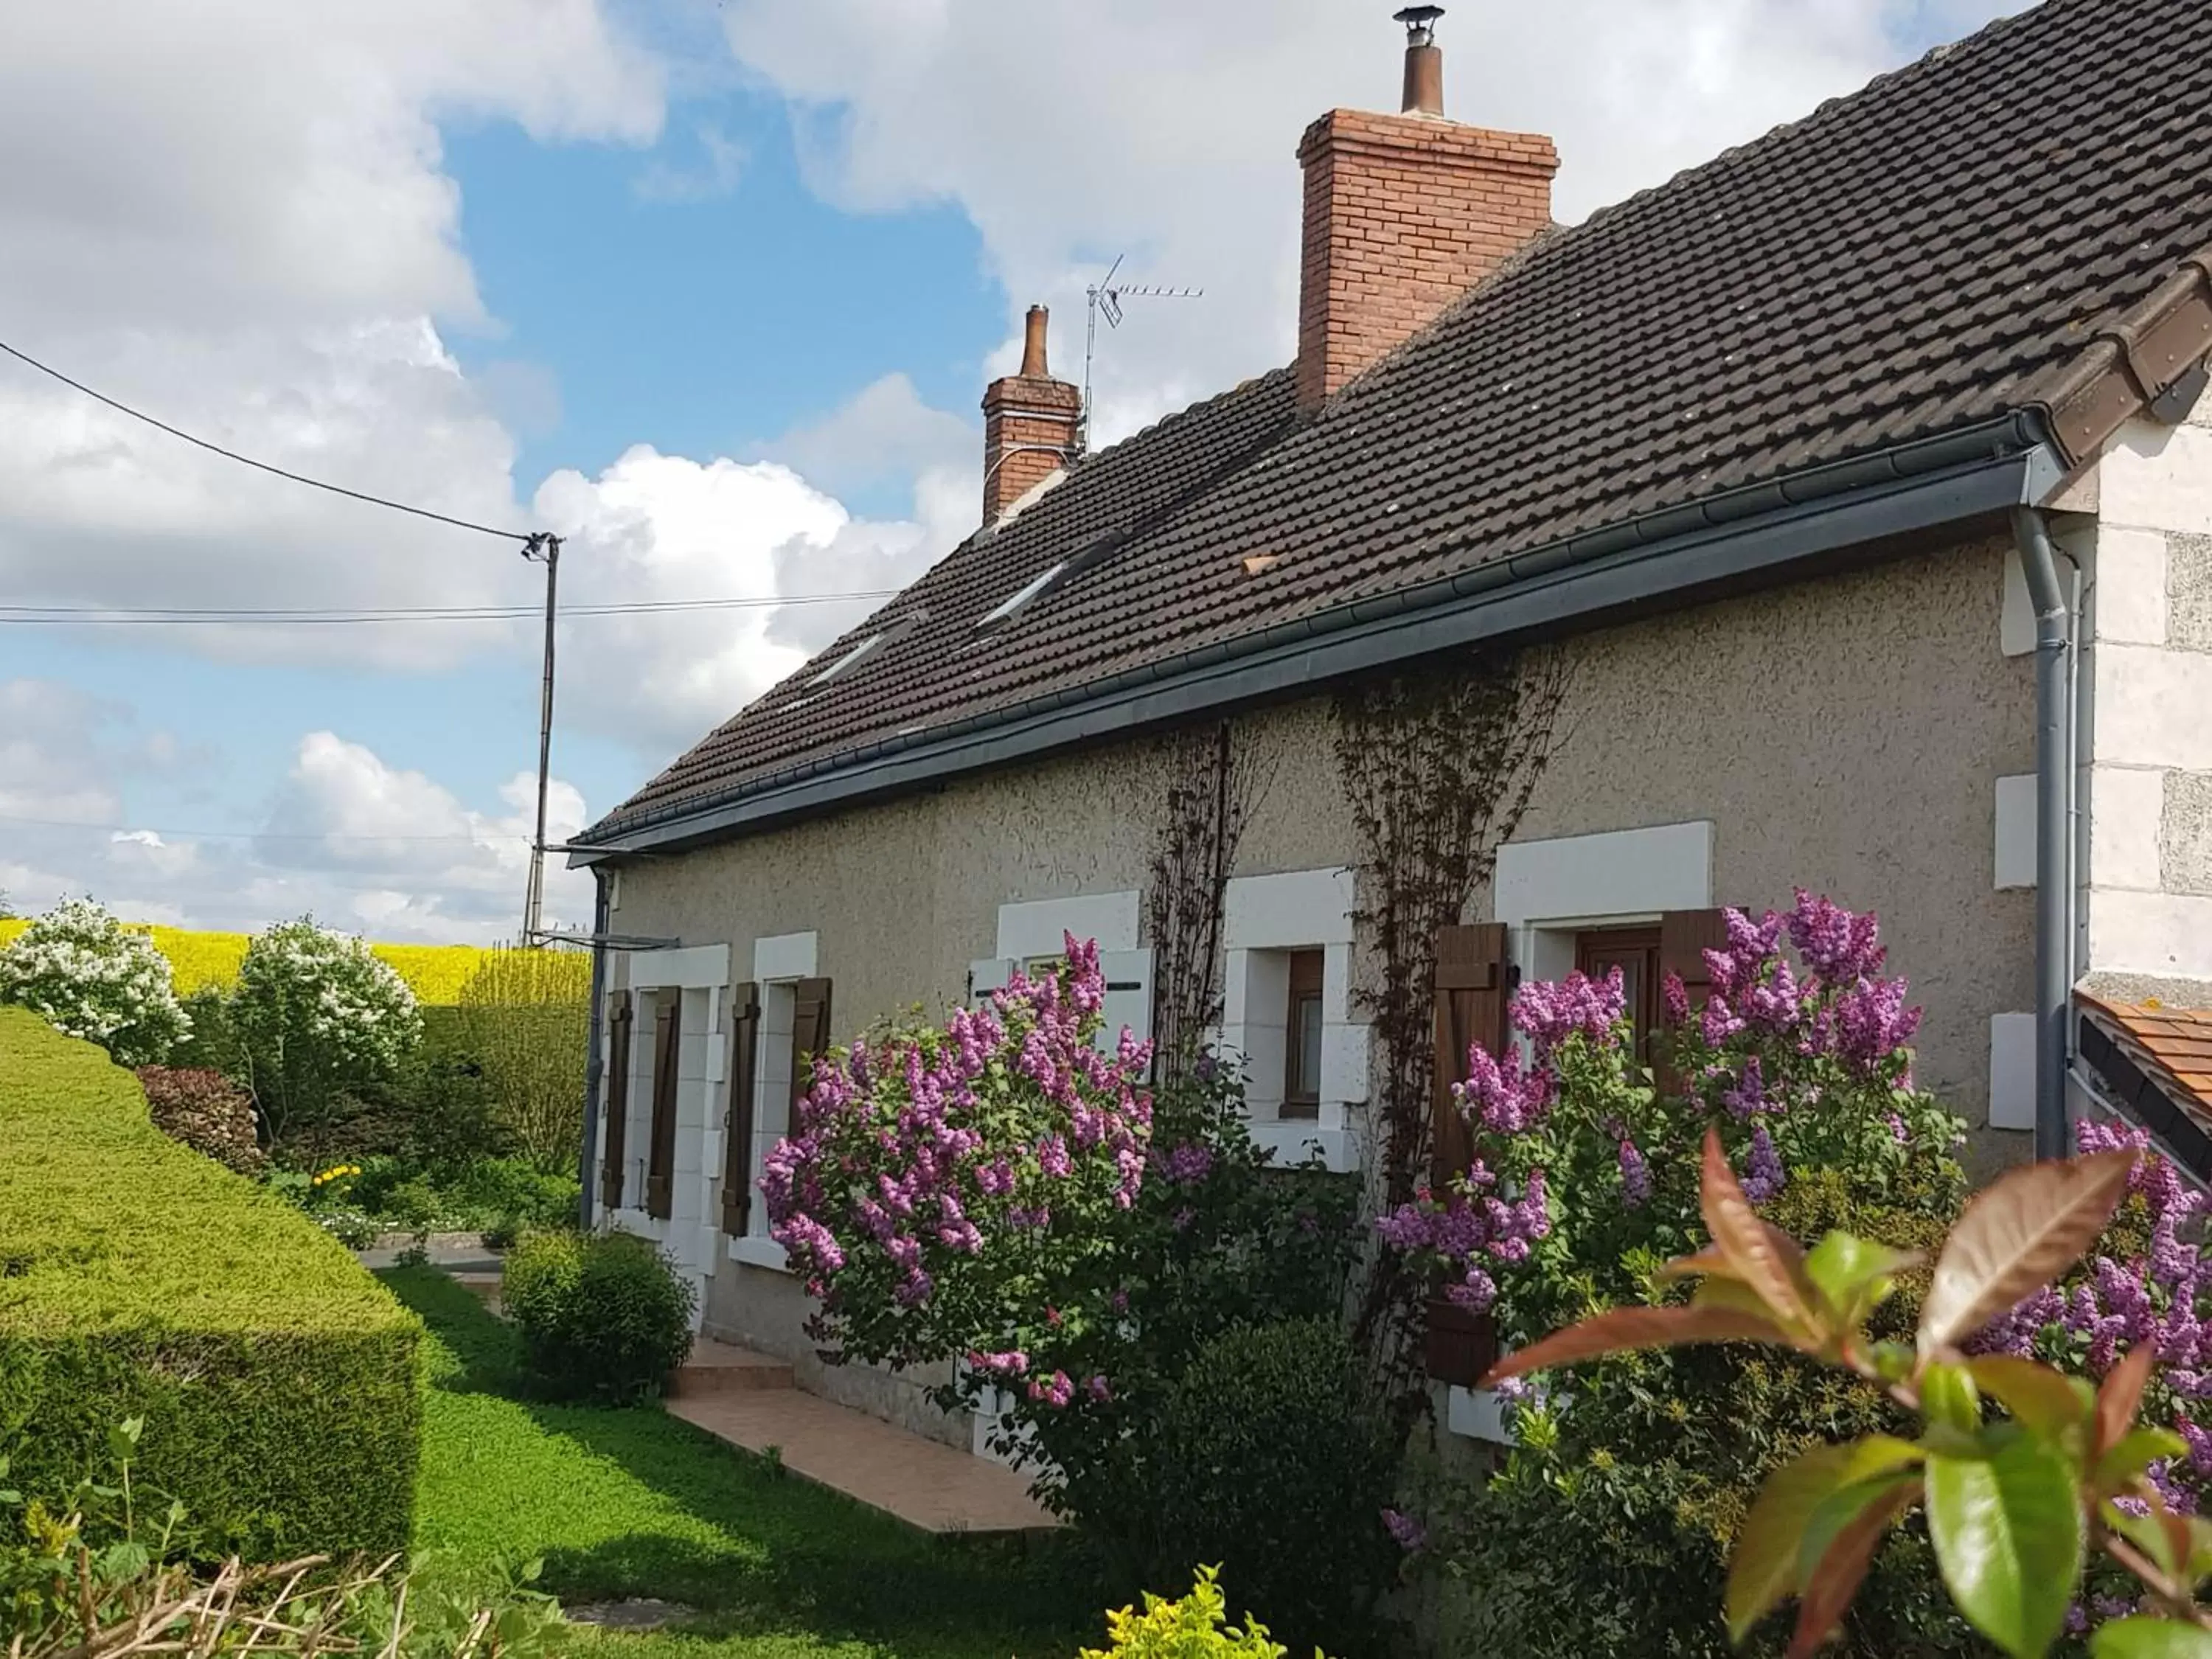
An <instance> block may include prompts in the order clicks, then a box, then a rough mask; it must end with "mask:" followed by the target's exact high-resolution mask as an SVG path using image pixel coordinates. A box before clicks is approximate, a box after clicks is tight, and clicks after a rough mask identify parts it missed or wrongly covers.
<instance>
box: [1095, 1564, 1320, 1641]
mask: <svg viewBox="0 0 2212 1659" xmlns="http://www.w3.org/2000/svg"><path fill="white" fill-rule="evenodd" d="M1217 1576H1218V1569H1216V1568H1213V1567H1200V1569H1199V1570H1198V1577H1197V1581H1196V1582H1195V1583H1193V1584H1192V1585H1191V1587H1190V1594H1189V1595H1186V1596H1184V1597H1183V1598H1182V1600H1181V1601H1167V1600H1165V1599H1164V1598H1163V1597H1160V1596H1158V1595H1150V1594H1147V1595H1146V1597H1145V1610H1144V1611H1143V1612H1142V1613H1139V1612H1138V1611H1137V1610H1136V1609H1135V1608H1134V1607H1123V1608H1121V1610H1120V1611H1119V1612H1116V1613H1108V1614H1107V1615H1106V1636H1107V1644H1106V1646H1105V1647H1104V1648H1103V1649H1099V1648H1085V1649H1084V1650H1083V1654H1082V1659H1284V1656H1285V1654H1286V1653H1287V1652H1288V1651H1289V1650H1288V1649H1286V1648H1285V1647H1284V1646H1283V1645H1282V1644H1280V1643H1279V1642H1274V1641H1271V1640H1269V1639H1268V1635H1267V1626H1265V1625H1263V1624H1261V1622H1260V1621H1259V1620H1256V1619H1255V1618H1253V1617H1252V1616H1251V1615H1250V1614H1249V1613H1247V1614H1246V1615H1245V1617H1244V1627H1243V1629H1242V1630H1239V1629H1238V1628H1237V1626H1234V1625H1232V1624H1230V1623H1229V1622H1228V1607H1227V1604H1226V1602H1225V1600H1224V1598H1223V1596H1222V1594H1221V1586H1220V1585H1219V1584H1218V1583H1216V1582H1215V1580H1216V1577H1217ZM1314 1659H1322V1655H1321V1654H1320V1652H1319V1650H1316V1652H1315V1655H1314Z"/></svg>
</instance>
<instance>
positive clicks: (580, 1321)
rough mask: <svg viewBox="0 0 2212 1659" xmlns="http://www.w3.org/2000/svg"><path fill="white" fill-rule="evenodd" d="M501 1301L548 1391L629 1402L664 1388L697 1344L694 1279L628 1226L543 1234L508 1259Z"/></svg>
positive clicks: (528, 1242)
mask: <svg viewBox="0 0 2212 1659" xmlns="http://www.w3.org/2000/svg"><path fill="white" fill-rule="evenodd" d="M500 1301H501V1306H503V1307H504V1308H505V1309H506V1310H507V1316H508V1317H509V1318H511V1319H512V1320H513V1322H514V1323H515V1326H516V1328H518V1329H519V1330H520V1332H521V1334H522V1348H523V1354H524V1357H525V1358H526V1359H527V1360H528V1362H529V1364H530V1368H531V1370H532V1371H533V1372H534V1373H536V1375H537V1376H538V1380H539V1381H540V1382H541V1383H544V1385H545V1387H546V1388H547V1389H550V1391H552V1392H554V1393H556V1394H558V1395H567V1396H589V1397H592V1398H595V1399H601V1400H610V1401H631V1400H637V1399H641V1398H645V1397H647V1396H650V1395H655V1394H658V1393H659V1391H660V1389H662V1388H663V1387H664V1386H665V1384H666V1383H667V1381H668V1376H669V1373H670V1372H671V1371H673V1370H675V1369H676V1368H677V1366H678V1365H680V1364H683V1363H684V1356H685V1355H687V1354H688V1353H690V1351H691V1313H692V1309H693V1307H694V1306H695V1305H696V1297H695V1296H694V1294H693V1291H692V1289H691V1285H690V1281H688V1280H687V1279H684V1277H683V1276H682V1275H681V1274H679V1273H678V1272H677V1271H676V1268H675V1267H674V1265H673V1264H672V1263H671V1262H670V1261H669V1260H668V1258H667V1257H666V1256H665V1255H662V1254H661V1252H660V1249H659V1246H657V1245H655V1244H653V1243H651V1242H650V1241H649V1240H647V1239H642V1238H637V1237H632V1236H631V1235H630V1234H628V1233H599V1234H594V1235H589V1236H586V1235H581V1234H576V1233H538V1234H534V1235H532V1237H528V1238H526V1239H524V1240H523V1241H522V1242H521V1243H520V1244H518V1245H516V1246H515V1248H514V1249H513V1250H511V1251H510V1252H509V1253H508V1255H507V1266H506V1271H505V1273H504V1275H503V1278H502V1282H501V1287H500Z"/></svg>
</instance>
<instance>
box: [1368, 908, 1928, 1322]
mask: <svg viewBox="0 0 2212 1659" xmlns="http://www.w3.org/2000/svg"><path fill="white" fill-rule="evenodd" d="M1724 914H1725V917H1726V926H1727V944H1726V945H1725V947H1724V948H1723V949H1720V950H1712V951H1706V952H1705V963H1706V968H1707V971H1708V974H1709V975H1710V980H1711V991H1710V994H1709V995H1708V996H1707V998H1706V999H1705V1001H1704V1002H1703V1003H1701V1004H1699V1005H1698V1006H1692V1001H1691V998H1690V996H1689V994H1688V992H1687V990H1686V987H1684V986H1683V984H1682V982H1681V981H1680V979H1679V978H1678V977H1676V976H1675V975H1672V974H1669V975H1668V976H1667V981H1666V982H1665V985H1664V987H1663V991H1662V1001H1663V1004H1664V1006H1665V1009H1666V1015H1667V1027H1668V1029H1667V1030H1665V1031H1664V1032H1663V1033H1662V1034H1661V1040H1660V1043H1659V1049H1660V1052H1659V1054H1658V1056H1657V1058H1658V1060H1659V1062H1660V1063H1659V1064H1658V1066H1656V1075H1655V1068H1649V1067H1647V1066H1644V1064H1642V1063H1641V1062H1640V1061H1639V1060H1638V1057H1637V1056H1636V1055H1635V1054H1632V1052H1631V1047H1632V1043H1631V1032H1630V1028H1629V1024H1628V1022H1627V1020H1626V1017H1625V1016H1626V1009H1625V1004H1624V993H1623V987H1622V983H1621V979H1620V971H1619V969H1615V970H1614V971H1613V974H1612V975H1610V976H1609V977H1607V978H1605V979H1591V978H1589V977H1586V976H1585V975H1581V974H1570V975H1568V976H1567V977H1566V978H1565V979H1564V980H1562V981H1557V982H1532V983H1529V984H1526V985H1523V986H1522V987H1521V988H1520V989H1519V990H1518V991H1517V992H1516V994H1514V997H1513V1000H1512V1003H1511V1005H1510V1020H1511V1024H1512V1027H1513V1030H1514V1031H1515V1032H1516V1033H1517V1034H1518V1036H1519V1037H1520V1038H1521V1039H1522V1041H1521V1042H1516V1043H1515V1044H1513V1045H1511V1046H1510V1048H1509V1050H1508V1052H1507V1053H1506V1054H1504V1055H1503V1056H1502V1057H1500V1056H1494V1055H1492V1054H1488V1053H1486V1052H1484V1051H1483V1050H1481V1049H1480V1048H1478V1049H1476V1050H1474V1052H1472V1053H1470V1054H1468V1060H1467V1076H1466V1078H1465V1079H1464V1080H1463V1081H1462V1082H1460V1083H1458V1084H1455V1085H1454V1086H1453V1096H1454V1098H1455V1100H1456V1101H1457V1102H1458V1104H1459V1107H1460V1109H1461V1111H1462V1113H1463V1114H1464V1115H1465V1116H1466V1119H1467V1121H1468V1126H1469V1127H1470V1128H1471V1130H1472V1131H1473V1136H1474V1164H1473V1166H1472V1168H1471V1169H1469V1170H1468V1172H1467V1173H1466V1175H1465V1176H1462V1177H1461V1178H1460V1179H1458V1180H1456V1181H1455V1182H1453V1183H1452V1186H1451V1187H1450V1188H1449V1190H1447V1191H1443V1192H1436V1191H1428V1190H1425V1191H1423V1192H1421V1193H1419V1194H1418V1195H1417V1196H1416V1198H1415V1200H1414V1201H1413V1202H1412V1203H1409V1204H1407V1205H1404V1206H1400V1207H1399V1208H1397V1209H1396V1210H1394V1211H1392V1212H1389V1213H1388V1214H1386V1215H1384V1216H1383V1217H1382V1218H1380V1219H1379V1221H1378V1222H1377V1226H1378V1229H1379V1230H1380V1231H1381V1234H1382V1237H1383V1239H1384V1241H1385V1242H1386V1243H1389V1244H1390V1245H1392V1246H1394V1247H1395V1248H1396V1249H1401V1250H1404V1251H1407V1252H1409V1253H1411V1254H1413V1255H1414V1256H1415V1257H1417V1258H1418V1259H1421V1260H1425V1261H1430V1262H1432V1263H1433V1264H1434V1265H1435V1267H1437V1271H1438V1272H1439V1273H1441V1275H1442V1279H1443V1286H1444V1291H1445V1294H1446V1295H1447V1296H1448V1297H1449V1298H1450V1299H1451V1300H1453V1301H1454V1302H1456V1303H1458V1304H1460V1305H1461V1306H1462V1307H1466V1308H1468V1309H1470V1310H1474V1311H1478V1312H1488V1311H1492V1310H1495V1311H1496V1313H1497V1314H1498V1318H1499V1323H1500V1335H1501V1337H1503V1338H1504V1340H1506V1341H1508V1342H1509V1343H1510V1342H1515V1341H1520V1340H1527V1339H1528V1338H1530V1337H1532V1336H1534V1335H1536V1334H1541V1332H1543V1331H1545V1330H1547V1329H1550V1328H1553V1325H1554V1324H1555V1323H1556V1322H1558V1321H1559V1318H1560V1317H1561V1316H1571V1315H1572V1314H1574V1313H1575V1312H1577V1311H1578V1309H1577V1307H1576V1305H1575V1304H1576V1300H1577V1298H1578V1297H1579V1298H1582V1299H1584V1300H1586V1299H1587V1297H1588V1296H1589V1292H1590V1291H1591V1290H1592V1289H1595V1291H1598V1292H1599V1293H1600V1294H1601V1295H1605V1296H1607V1297H1608V1298H1609V1299H1616V1300H1617V1299H1620V1298H1621V1297H1625V1296H1626V1295H1629V1294H1631V1293H1632V1292H1633V1291H1634V1290H1635V1285H1634V1282H1633V1281H1634V1276H1635V1264H1636V1263H1637V1262H1638V1261H1641V1260H1642V1259H1643V1258H1644V1256H1645V1255H1651V1254H1654V1253H1656V1255H1658V1256H1662V1257H1663V1256H1664V1255H1667V1254H1668V1253H1669V1252H1672V1251H1675V1250H1678V1249H1689V1248H1694V1244H1695V1242H1696V1240H1697V1238H1698V1237H1699V1235H1700V1232H1701V1227H1700V1224H1699V1220H1698V1211H1697V1162H1698V1158H1697V1149H1698V1146H1699V1141H1700V1140H1701V1139H1702V1137H1703V1136H1704V1133H1705V1127H1706V1125H1707V1124H1708V1123H1713V1124H1717V1125H1718V1126H1719V1127H1720V1130H1721V1133H1722V1137H1723V1140H1724V1142H1725V1143H1726V1145H1727V1146H1728V1147H1729V1152H1730V1153H1731V1156H1732V1158H1733V1160H1734V1162H1735V1166H1736V1169H1737V1171H1738V1175H1739V1176H1740V1178H1741V1180H1742V1182H1743V1184H1744V1188H1745V1191H1746V1192H1747V1194H1749V1195H1750V1196H1751V1197H1752V1199H1753V1200H1754V1201H1755V1202H1759V1203H1768V1202H1771V1201H1772V1200H1776V1199H1778V1198H1779V1197H1780V1196H1781V1195H1782V1194H1784V1192H1785V1191H1786V1190H1787V1189H1788V1187H1789V1184H1790V1179H1791V1174H1792V1171H1793V1170H1808V1169H1820V1170H1841V1171H1844V1173H1845V1176H1846V1177H1847V1180H1848V1182H1849V1185H1850V1189H1851V1191H1852V1194H1853V1195H1854V1196H1855V1197H1857V1198H1860V1199H1862V1200H1867V1201H1872V1202H1880V1203H1886V1204H1893V1205H1898V1206H1910V1207H1916V1208H1924V1209H1927V1210H1929V1211H1930V1212H1942V1211H1944V1210H1945V1209H1946V1208H1948V1206H1955V1204H1956V1203H1957V1201H1958V1200H1959V1198H1960V1196H1961V1194H1962V1193H1963V1181H1962V1177H1961V1176H1960V1172H1959V1170H1958V1166H1957V1164H1956V1163H1955V1162H1954V1158H1953V1154H1954V1151H1955V1149H1956V1147H1957V1146H1958V1144H1959V1141H1960V1134H1961V1128H1960V1124H1959V1122H1958V1121H1957V1119H1955V1118H1954V1117H1953V1116H1952V1115H1950V1114H1949V1113H1948V1112H1947V1111H1946V1110H1944V1109H1942V1107H1941V1106H1940V1105H1939V1104H1938V1103H1936V1101H1935V1100H1934V1099H1933V1097H1929V1096H1928V1095H1926V1094H1923V1093H1922V1092H1920V1091H1917V1089H1916V1088H1915V1087H1914V1085H1913V1081H1912V1071H1911V1050H1910V1049H1909V1048H1908V1047H1907V1046H1906V1045H1907V1044H1908V1043H1909V1042H1911V1037H1912V1035H1913V1032H1914V1031H1915V1030H1916V1029H1917V1026H1918V1024H1919V1019H1920V1011H1919V1010H1918V1009H1917V1008H1915V1007H1913V1006H1911V1005H1910V1003H1909V1002H1908V1000H1907V999H1906V994H1905V992H1906V987H1905V981H1904V980H1902V979H1901V978H1897V977H1894V976H1891V975H1887V974H1886V973H1885V971H1884V969H1885V963H1886V955H1887V953H1886V952H1885V951H1884V949H1883V947H1882V945H1881V937H1880V930H1879V928H1878V927H1877V925H1876V922H1875V918H1874V916H1873V915H1857V914H1854V913H1853V912H1851V911H1849V910H1846V909H1844V908H1842V907H1841V906H1839V905H1837V904H1835V903H1833V902H1831V901H1829V900H1827V899H1825V898H1820V897H1816V896H1814V895H1812V894H1810V893H1808V892H1805V891H1803V890H1799V892H1798V894H1797V896H1796V904H1795V905H1794V907H1793V908H1791V909H1790V911H1789V912H1788V913H1787V914H1781V913H1777V912H1774V911H1769V912H1768V913H1767V914H1766V915H1764V916H1763V917H1760V918H1759V919H1757V920H1753V918H1752V917H1751V916H1749V915H1746V914H1744V913H1743V912H1741V911H1737V910H1729V911H1727V912H1725V913H1724Z"/></svg>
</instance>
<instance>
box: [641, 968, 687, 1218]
mask: <svg viewBox="0 0 2212 1659" xmlns="http://www.w3.org/2000/svg"><path fill="white" fill-rule="evenodd" d="M683 1009H684V993H683V992H681V991H678V990H665V991H662V992H661V993H660V994H659V995H658V996H657V997H656V998H655V999H654V1000H653V1138H652V1139H651V1141H650V1142H649V1143H648V1144H647V1162H646V1168H645V1212H646V1213H647V1215H649V1216H654V1217H657V1218H659V1219H660V1220H663V1221H665V1220H667V1219H668V1216H669V1212H670V1211H671V1208H673V1207H674V1206H672V1204H671V1201H670V1200H671V1198H672V1197H673V1195H674V1193H675V1188H676V1066H677V1055H678V1052H679V1051H680V1050H681V1048H682V1046H683V1036H684V1031H683Z"/></svg>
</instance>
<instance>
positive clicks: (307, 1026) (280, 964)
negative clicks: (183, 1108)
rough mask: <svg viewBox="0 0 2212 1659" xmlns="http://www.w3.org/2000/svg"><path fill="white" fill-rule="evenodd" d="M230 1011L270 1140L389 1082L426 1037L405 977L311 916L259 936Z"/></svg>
mask: <svg viewBox="0 0 2212 1659" xmlns="http://www.w3.org/2000/svg"><path fill="white" fill-rule="evenodd" d="M230 1012H231V1024H232V1026H233V1028H234V1030H235V1032H236V1034H237V1039H238V1042H239V1046H240V1049H241V1050H242V1051H243V1054H244V1058H245V1060H246V1070H247V1074H248V1076H247V1081H248V1083H249V1084H250V1085H251V1087H252V1091H253V1102H254V1104H255V1105H256V1106H258V1108H259V1109H260V1110H261V1115H262V1117H263V1118H264V1121H266V1122H267V1124H268V1126H269V1133H270V1139H272V1140H276V1139H282V1138H283V1136H284V1135H285V1134H286V1133H289V1132H291V1131H294V1130H296V1129H300V1128H303V1127H307V1126H309V1125H311V1124H313V1123H314V1122H315V1121H318V1120H319V1119H320V1118H322V1117H323V1116H325V1115H327V1113H328V1112H329V1109H330V1108H331V1103H333V1102H334V1101H336V1100H337V1097H339V1096H340V1095H345V1094H353V1095H358V1094H362V1093H365V1092H370V1091H375V1090H377V1089H379V1088H380V1087H382V1086H383V1085H386V1084H388V1083H390V1082H391V1081H392V1079H393V1077H394V1076H395V1075H396V1074H397V1073H398V1070H399V1067H400V1066H401V1064H402V1063H403V1062H404V1060H406V1059H407V1057H408V1055H409V1054H410V1052H411V1051H412V1050H413V1048H414V1047H415V1044H416V1042H417V1040H419V1039H420V1037H421V1036H422V1014H421V1013H420V1012H419V1011H418V1010H417V1009H416V1006H415V994H414V993H413V992H412V991H410V990H409V989H408V988H407V982H406V981H404V980H403V979H401V978H400V977H399V975H398V974H397V973H396V972H394V971H393V970H392V968H391V966H390V965H389V964H388V963H383V962H380V961H379V960H378V959H377V958H376V957H374V956H372V955H370V954H369V949H368V945H366V944H365V943H363V942H362V940H360V939H356V938H354V937H352V936H351V935H350V934H346V933H332V932H331V930H330V929H329V928H326V927H317V926H316V925H315V922H314V919H313V917H310V916H302V917H301V919H300V920H299V921H286V922H280V923H278V924H277V925H276V926H275V927H271V928H270V929H268V930H267V931H266V932H264V933H257V934H255V935H254V937H253V941H252V943H251V944H250V945H247V946H246V959H245V960H244V961H243V962H242V963H240V964H239V969H238V990H237V992H236V994H234V996H233V997H232V999H231V1005H230Z"/></svg>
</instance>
